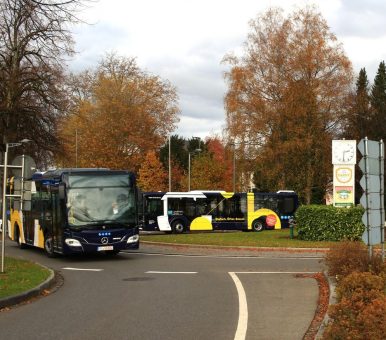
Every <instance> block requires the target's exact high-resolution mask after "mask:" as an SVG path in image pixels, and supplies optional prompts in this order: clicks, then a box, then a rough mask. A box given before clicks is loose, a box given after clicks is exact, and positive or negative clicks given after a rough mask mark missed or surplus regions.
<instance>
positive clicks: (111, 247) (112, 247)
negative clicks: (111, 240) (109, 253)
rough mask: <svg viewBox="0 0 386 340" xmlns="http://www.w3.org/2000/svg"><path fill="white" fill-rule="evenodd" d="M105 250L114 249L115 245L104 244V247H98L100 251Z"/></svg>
mask: <svg viewBox="0 0 386 340" xmlns="http://www.w3.org/2000/svg"><path fill="white" fill-rule="evenodd" d="M103 250H114V246H102V247H98V251H103Z"/></svg>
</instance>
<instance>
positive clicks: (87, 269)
mask: <svg viewBox="0 0 386 340" xmlns="http://www.w3.org/2000/svg"><path fill="white" fill-rule="evenodd" d="M62 269H65V270H78V271H87V272H101V271H102V270H103V269H92V268H71V267H65V268H62Z"/></svg>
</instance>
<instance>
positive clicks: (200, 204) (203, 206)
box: [196, 198, 208, 216]
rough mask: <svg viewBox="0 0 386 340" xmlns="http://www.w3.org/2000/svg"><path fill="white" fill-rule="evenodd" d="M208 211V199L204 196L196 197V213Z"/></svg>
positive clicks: (201, 213) (198, 214)
mask: <svg viewBox="0 0 386 340" xmlns="http://www.w3.org/2000/svg"><path fill="white" fill-rule="evenodd" d="M207 212H208V200H207V199H205V198H197V200H196V215H197V216H201V215H206V213H207Z"/></svg>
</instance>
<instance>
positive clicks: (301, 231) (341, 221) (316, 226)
mask: <svg viewBox="0 0 386 340" xmlns="http://www.w3.org/2000/svg"><path fill="white" fill-rule="evenodd" d="M363 213H364V209H363V208H362V207H353V208H335V207H333V206H325V205H304V206H300V207H299V208H298V210H297V211H296V228H297V232H298V237H299V238H300V239H302V240H309V241H341V240H360V239H361V237H362V234H363V232H364V230H365V226H364V224H363V223H362V215H363Z"/></svg>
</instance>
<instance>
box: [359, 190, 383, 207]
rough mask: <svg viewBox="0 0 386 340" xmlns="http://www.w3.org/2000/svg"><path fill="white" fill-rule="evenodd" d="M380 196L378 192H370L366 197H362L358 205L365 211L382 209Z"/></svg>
mask: <svg viewBox="0 0 386 340" xmlns="http://www.w3.org/2000/svg"><path fill="white" fill-rule="evenodd" d="M382 203H383V202H382V201H381V195H380V194H379V193H378V192H371V193H369V194H368V195H367V196H366V195H362V197H361V199H360V204H362V206H363V207H364V208H365V209H366V208H369V209H375V210H378V209H381V208H382Z"/></svg>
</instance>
